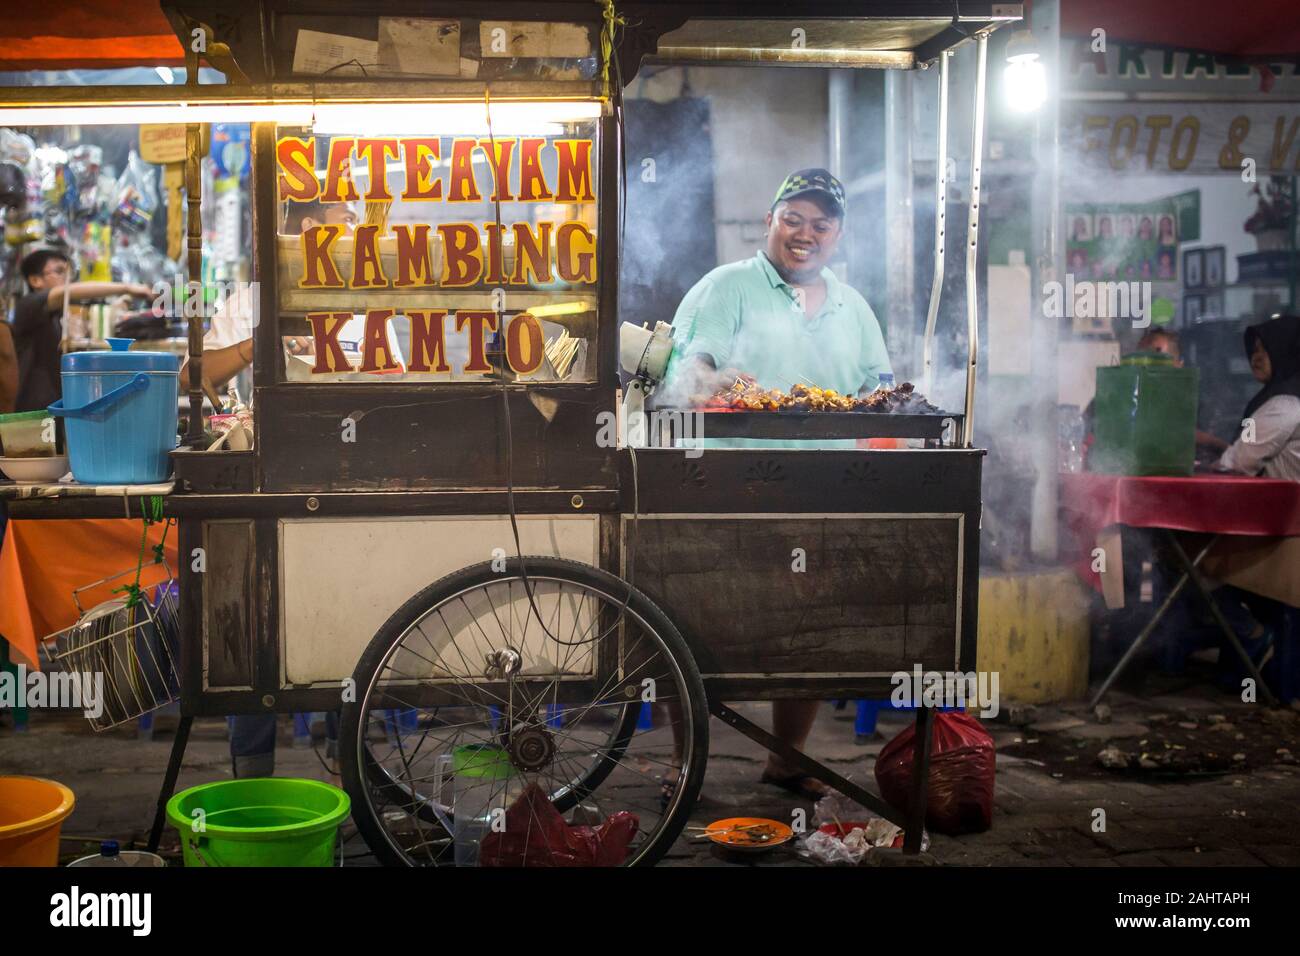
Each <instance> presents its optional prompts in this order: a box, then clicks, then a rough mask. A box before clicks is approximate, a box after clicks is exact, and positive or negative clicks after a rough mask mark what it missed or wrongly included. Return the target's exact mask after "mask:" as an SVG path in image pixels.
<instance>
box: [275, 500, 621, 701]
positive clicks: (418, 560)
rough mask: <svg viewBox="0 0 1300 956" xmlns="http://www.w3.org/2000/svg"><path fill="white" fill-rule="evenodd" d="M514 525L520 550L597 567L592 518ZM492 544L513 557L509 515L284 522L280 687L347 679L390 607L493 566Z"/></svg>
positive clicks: (539, 518)
mask: <svg viewBox="0 0 1300 956" xmlns="http://www.w3.org/2000/svg"><path fill="white" fill-rule="evenodd" d="M518 522H519V539H520V542H521V544H522V547H523V553H524V554H541V555H552V556H556V557H561V558H571V559H572V560H575V561H585V562H587V563H588V564H596V563H597V547H598V542H599V539H600V531H599V519H598V517H597V516H596V515H529V516H522V515H521V516H520V517H519V519H518ZM494 548H500V549H502V550H503V551H504V552H505V554H506V555H507V556H513V555H514V554H515V544H514V537H513V535H512V533H511V530H510V519H509V518H499V517H476V516H459V515H458V516H444V517H420V518H311V519H292V520H289V519H286V520H283V521H281V522H280V596H281V608H282V617H281V630H280V633H281V635H282V640H283V647H284V653H283V657H282V659H283V660H284V667H285V680H286V683H289V684H313V683H319V682H333V683H338V682H339V681H342V680H343V679H344V678H345V677H351V676H352V671H353V669H354V668H355V667H356V664H357V660H358V659H359V658H360V657H361V654H362V653H363V652H364V651H365V649H366V645H367V644H369V643H370V640H371V638H373V637H374V636H375V632H376V631H378V630H379V628H380V627H381V626H382V625H383V623H384V622H385V621H386V620H388V618H389V617H390V616H391V615H392V613H393V612H394V611H396V610H397V609H398V608H399V607H401V606H402V605H403V604H404V603H406V601H407V600H408V599H409V598H411V597H412V596H414V595H415V594H416V592H418V591H420V590H422V589H423V588H425V587H427V586H428V585H430V584H432V583H433V582H434V581H436V580H437V579H438V578H440V577H442V576H443V575H446V574H450V573H451V572H453V571H457V570H459V569H461V568H463V567H466V566H467V565H471V564H478V563H480V562H482V561H490V560H492V557H493V554H492V552H493V549H494ZM539 663H540V662H539ZM574 663H575V665H580V663H581V662H574Z"/></svg>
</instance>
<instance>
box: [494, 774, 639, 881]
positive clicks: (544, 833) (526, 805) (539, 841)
mask: <svg viewBox="0 0 1300 956" xmlns="http://www.w3.org/2000/svg"><path fill="white" fill-rule="evenodd" d="M639 825H640V821H639V820H638V819H637V816H636V814H634V813H629V812H628V811H626V810H621V811H619V812H618V813H615V814H613V815H612V816H610V818H609V819H608V820H606V821H605V822H604V823H602V824H600V825H599V826H595V827H590V826H570V825H569V824H567V823H565V822H564V817H562V816H560V814H559V812H558V811H557V810H556V809H555V807H554V806H553V805H552V804H551V801H550V800H549V799H547V797H546V794H544V793H543V792H542V789H541V788H540V787H539V786H537V784H535V783H533V784H529V785H528V787H527V789H525V790H524V792H523V793H521V794H520V795H519V799H517V800H516V801H515V802H514V803H512V804H511V805H510V806H509V807H507V808H506V813H505V829H504V830H503V831H501V832H496V831H493V832H491V833H489V834H488V835H487V836H485V837H484V838H483V842H482V844H481V846H480V849H479V857H478V862H479V866H534V867H551V866H618V865H619V864H621V863H622V862H623V860H624V859H625V858H626V857H627V847H628V844H629V843H630V842H631V841H632V837H633V836H634V835H635V834H636V831H637V827H638V826H639Z"/></svg>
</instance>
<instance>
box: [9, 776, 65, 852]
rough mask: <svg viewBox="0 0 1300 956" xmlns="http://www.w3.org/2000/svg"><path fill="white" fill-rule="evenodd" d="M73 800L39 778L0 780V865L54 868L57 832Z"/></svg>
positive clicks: (49, 782) (59, 789) (52, 783)
mask: <svg viewBox="0 0 1300 956" xmlns="http://www.w3.org/2000/svg"><path fill="white" fill-rule="evenodd" d="M76 802H77V798H76V797H74V796H73V794H72V791H71V790H69V789H68V788H67V787H65V786H64V785H63V784H61V783H56V782H55V781H53V780H44V779H42V778H40V777H0V866H58V865H59V831H60V830H62V829H63V821H64V820H66V819H67V818H68V814H70V813H71V812H72V808H73V806H74V805H75V804H76Z"/></svg>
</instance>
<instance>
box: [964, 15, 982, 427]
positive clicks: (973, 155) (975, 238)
mask: <svg viewBox="0 0 1300 956" xmlns="http://www.w3.org/2000/svg"><path fill="white" fill-rule="evenodd" d="M988 52H989V37H988V34H987V33H981V34H980V36H979V40H978V41H977V54H976V59H975V120H974V123H973V124H972V126H973V130H972V133H971V148H970V215H969V216H968V218H967V219H966V339H967V344H966V418H965V422H964V425H963V432H964V436H963V441H962V444H964V445H965V446H966V447H967V448H971V447H973V445H974V441H975V370H976V367H977V365H978V362H979V286H978V283H977V281H976V277H975V257H976V254H977V253H978V251H979V248H978V247H979V219H980V214H979V209H980V166H981V164H982V163H983V160H984V79H985V73H986V72H987V66H988Z"/></svg>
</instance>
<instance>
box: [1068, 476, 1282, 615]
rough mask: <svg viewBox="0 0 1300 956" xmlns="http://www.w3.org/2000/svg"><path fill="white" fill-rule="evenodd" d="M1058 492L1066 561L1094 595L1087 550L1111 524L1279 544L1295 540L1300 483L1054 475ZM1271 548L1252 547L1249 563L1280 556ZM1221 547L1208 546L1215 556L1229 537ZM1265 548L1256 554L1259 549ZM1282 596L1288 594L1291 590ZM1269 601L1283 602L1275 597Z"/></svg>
mask: <svg viewBox="0 0 1300 956" xmlns="http://www.w3.org/2000/svg"><path fill="white" fill-rule="evenodd" d="M1060 491H1061V493H1060V500H1059V508H1060V512H1061V520H1062V523H1063V525H1064V526H1065V527H1066V528H1067V529H1068V530H1069V531H1070V532H1071V534H1072V535H1073V537H1074V550H1075V553H1074V554H1072V555H1068V557H1069V558H1070V559H1071V560H1072V562H1073V566H1074V568H1075V570H1076V571H1077V572H1078V574H1079V576H1080V577H1081V578H1083V579H1084V580H1085V581H1088V582H1089V583H1090V584H1091V585H1092V586H1093V587H1094V588H1098V589H1100V582H1099V579H1098V576H1097V574H1096V573H1095V572H1094V571H1093V570H1092V566H1091V565H1092V561H1091V554H1090V552H1091V549H1092V548H1093V547H1094V545H1095V543H1096V541H1097V536H1098V534H1099V532H1101V531H1102V530H1103V529H1105V528H1108V527H1110V526H1112V525H1129V526H1130V527H1137V528H1169V529H1171V530H1174V531H1188V532H1198V533H1203V534H1220V535H1229V536H1237V535H1241V536H1247V537H1249V538H1274V539H1287V538H1294V537H1295V536H1297V535H1300V482H1293V481H1279V480H1276V479H1272V478H1247V477H1244V476H1240V475H1196V476H1194V477H1191V478H1137V477H1129V476H1125V475H1100V474H1093V473H1092V472H1082V473H1079V474H1063V475H1061V486H1060ZM1064 543H1065V542H1063V544H1064ZM1245 543H1246V544H1247V545H1251V543H1250V542H1245ZM1278 543H1283V542H1273V543H1269V542H1263V541H1261V542H1260V543H1259V546H1254V545H1252V547H1253V548H1254V550H1255V551H1259V553H1260V555H1262V557H1260V556H1259V555H1257V556H1256V558H1255V561H1254V563H1256V564H1258V563H1260V561H1267V560H1268V559H1269V558H1268V556H1269V554H1275V553H1276V554H1280V552H1279V551H1278V549H1277V548H1276V547H1273V545H1274V544H1278ZM1285 543H1289V544H1295V543H1296V542H1295V541H1291V542H1285ZM1224 544H1225V545H1226V547H1225V548H1222V549H1221V548H1219V547H1218V546H1216V548H1215V553H1216V554H1217V553H1219V551H1220V550H1223V551H1232V550H1233V543H1232V540H1231V538H1228V539H1225V540H1224ZM1265 545H1267V547H1264V550H1263V551H1260V546H1265ZM1067 547H1068V544H1067ZM1238 550H1239V549H1238ZM1207 570H1209V569H1208V568H1207ZM1234 583H1235V582H1234ZM1249 589H1251V590H1255V589H1256V588H1253V587H1252V588H1249ZM1282 590H1283V592H1284V593H1286V594H1290V592H1291V591H1293V590H1294V588H1293V587H1290V586H1287V587H1285V588H1283V589H1282ZM1270 591H1276V589H1275V588H1267V589H1260V593H1269V592H1270ZM1270 596H1276V597H1278V599H1279V600H1285V599H1286V598H1285V597H1283V594H1281V593H1272V594H1270Z"/></svg>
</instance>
